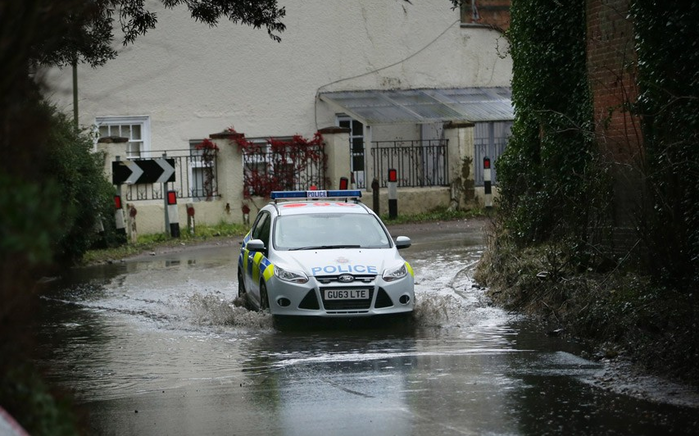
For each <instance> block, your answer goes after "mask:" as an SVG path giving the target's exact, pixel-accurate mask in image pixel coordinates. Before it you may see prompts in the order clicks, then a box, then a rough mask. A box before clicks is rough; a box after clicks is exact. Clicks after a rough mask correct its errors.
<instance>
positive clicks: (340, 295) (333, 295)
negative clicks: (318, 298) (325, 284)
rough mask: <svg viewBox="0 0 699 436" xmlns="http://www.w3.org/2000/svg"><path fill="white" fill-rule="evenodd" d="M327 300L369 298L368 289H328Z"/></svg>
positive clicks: (326, 292) (326, 291)
mask: <svg viewBox="0 0 699 436" xmlns="http://www.w3.org/2000/svg"><path fill="white" fill-rule="evenodd" d="M325 299H326V300H368V299H369V290H368V289H326V290H325Z"/></svg>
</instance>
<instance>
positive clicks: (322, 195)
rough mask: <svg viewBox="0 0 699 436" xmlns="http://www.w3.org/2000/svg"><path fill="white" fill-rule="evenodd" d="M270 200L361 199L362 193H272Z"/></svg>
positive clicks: (354, 191)
mask: <svg viewBox="0 0 699 436" xmlns="http://www.w3.org/2000/svg"><path fill="white" fill-rule="evenodd" d="M270 198H271V199H272V200H283V199H301V198H362V191H360V190H358V189H354V190H353V189H347V190H342V189H336V190H330V191H326V190H316V191H272V193H271V194H270Z"/></svg>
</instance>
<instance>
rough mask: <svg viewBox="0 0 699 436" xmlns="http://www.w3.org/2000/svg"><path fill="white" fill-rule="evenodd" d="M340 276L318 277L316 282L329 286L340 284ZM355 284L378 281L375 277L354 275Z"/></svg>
mask: <svg viewBox="0 0 699 436" xmlns="http://www.w3.org/2000/svg"><path fill="white" fill-rule="evenodd" d="M339 277H340V275H339V274H336V275H332V276H316V280H318V281H319V282H320V283H322V284H324V285H327V284H328V283H334V282H337V283H340V281H339ZM353 277H354V282H352V283H357V282H359V283H371V282H373V281H374V280H375V279H376V276H375V275H354V276H353Z"/></svg>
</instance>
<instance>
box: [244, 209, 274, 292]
mask: <svg viewBox="0 0 699 436" xmlns="http://www.w3.org/2000/svg"><path fill="white" fill-rule="evenodd" d="M271 224H272V217H271V215H270V213H269V212H268V211H262V212H260V215H259V216H258V217H257V220H255V224H253V227H252V233H251V238H252V239H259V240H261V241H262V242H264V244H265V250H264V251H257V252H255V251H248V252H247V256H248V259H247V262H246V265H247V268H246V271H245V289H247V291H248V292H249V293H250V295H251V296H252V297H253V298H254V299H255V301H256V302H257V303H258V304H259V302H260V263H262V261H263V259H266V258H267V253H268V249H269V234H270V229H271Z"/></svg>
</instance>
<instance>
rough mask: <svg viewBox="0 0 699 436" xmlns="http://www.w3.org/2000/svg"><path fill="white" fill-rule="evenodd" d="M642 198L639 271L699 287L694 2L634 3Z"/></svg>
mask: <svg viewBox="0 0 699 436" xmlns="http://www.w3.org/2000/svg"><path fill="white" fill-rule="evenodd" d="M632 12H633V19H634V22H635V27H636V46H637V52H638V57H639V62H638V78H639V79H638V81H639V88H640V89H641V95H640V97H639V100H638V106H637V110H638V112H639V114H640V115H641V116H642V123H643V136H644V147H645V165H646V167H645V168H644V173H645V174H646V176H647V192H648V201H647V204H646V208H645V210H643V211H642V216H641V219H640V223H641V224H640V225H641V229H640V230H641V232H640V234H641V235H642V236H643V238H644V240H645V242H646V245H647V247H648V258H647V262H646V266H647V268H648V271H649V272H650V273H651V274H652V275H653V276H654V277H655V278H657V279H658V281H659V282H661V283H665V284H669V285H670V286H671V287H673V288H676V289H678V290H679V289H682V290H685V291H686V292H689V293H694V294H695V295H696V289H697V286H699V68H697V65H699V27H697V25H696V23H697V20H699V3H696V2H693V1H681V2H675V3H674V4H673V6H672V7H667V3H664V2H660V1H652V0H637V1H635V2H634V4H633V8H632Z"/></svg>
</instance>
